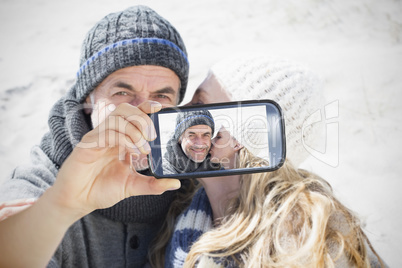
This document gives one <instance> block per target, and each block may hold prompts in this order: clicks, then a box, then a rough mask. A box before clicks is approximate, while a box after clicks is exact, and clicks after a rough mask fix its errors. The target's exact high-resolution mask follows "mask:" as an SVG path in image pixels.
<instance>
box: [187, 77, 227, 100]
mask: <svg viewBox="0 0 402 268" xmlns="http://www.w3.org/2000/svg"><path fill="white" fill-rule="evenodd" d="M228 101H231V98H230V95H229V93H228V92H227V91H226V90H225V89H224V88H223V86H222V85H221V84H220V83H219V82H218V80H217V79H216V77H215V75H213V74H212V73H210V74H209V75H208V76H207V78H205V80H204V81H203V82H202V83H201V85H200V86H199V87H198V88H197V90H196V91H195V93H194V95H193V98H192V99H191V101H190V102H189V103H187V105H196V104H209V103H218V102H228Z"/></svg>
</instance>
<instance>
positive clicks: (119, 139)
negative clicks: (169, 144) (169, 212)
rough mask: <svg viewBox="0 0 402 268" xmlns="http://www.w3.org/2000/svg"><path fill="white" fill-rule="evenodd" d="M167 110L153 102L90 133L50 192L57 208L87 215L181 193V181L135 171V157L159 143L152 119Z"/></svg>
mask: <svg viewBox="0 0 402 268" xmlns="http://www.w3.org/2000/svg"><path fill="white" fill-rule="evenodd" d="M161 107H162V106H161V105H160V104H159V103H157V102H152V101H147V102H144V103H142V104H141V105H139V106H138V107H134V106H132V105H130V104H121V105H119V106H118V107H117V108H116V109H115V110H114V111H113V112H112V113H111V114H110V115H109V116H108V117H107V118H106V120H105V121H104V122H102V123H101V124H100V125H99V126H97V127H96V128H95V129H93V130H92V131H90V132H88V133H87V134H86V135H85V136H84V137H83V138H82V140H81V142H80V143H79V144H78V145H77V146H76V147H75V148H74V150H73V152H72V153H71V155H70V156H69V157H68V158H67V159H66V161H65V162H64V164H63V166H62V167H61V169H60V171H59V174H58V176H57V179H56V182H55V184H54V186H53V187H52V189H50V190H51V191H52V192H53V195H52V196H53V197H54V199H55V202H56V203H57V204H59V205H60V206H61V207H63V208H67V209H73V210H74V211H76V212H80V214H82V215H85V214H88V213H90V212H91V211H93V210H95V209H99V208H107V207H110V206H112V205H114V204H116V203H117V202H119V201H121V200H123V199H125V198H127V197H130V196H135V195H153V194H162V193H163V192H165V191H167V190H173V189H177V188H179V187H180V181H179V180H176V179H156V178H154V177H150V176H144V175H141V174H139V173H137V172H136V171H135V170H134V169H133V168H132V163H131V161H132V160H131V159H132V155H133V154H135V155H136V156H138V155H140V154H141V155H146V154H148V153H149V152H150V147H149V144H148V141H151V140H153V139H155V138H156V133H155V128H154V125H153V123H152V121H151V119H150V118H149V116H148V115H147V113H152V112H157V111H159V110H160V109H161ZM136 158H138V157H136Z"/></svg>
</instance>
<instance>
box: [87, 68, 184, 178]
mask: <svg viewBox="0 0 402 268" xmlns="http://www.w3.org/2000/svg"><path fill="white" fill-rule="evenodd" d="M179 89H180V79H179V77H178V76H177V75H176V73H174V72H173V71H172V70H170V69H168V68H164V67H160V66H153V65H142V66H133V67H127V68H123V69H120V70H118V71H116V72H114V73H112V74H110V75H109V76H108V77H106V79H105V80H103V81H102V83H100V84H99V85H98V86H97V87H96V88H95V90H94V91H93V92H92V93H91V95H90V96H88V98H87V99H86V102H87V103H88V104H92V110H91V111H90V112H91V121H92V125H93V127H94V128H95V127H97V126H98V125H99V124H100V123H102V122H103V121H104V120H105V119H106V118H107V117H108V116H109V115H110V113H111V112H112V111H113V109H110V106H115V107H117V106H118V105H119V104H122V103H129V104H131V105H134V106H138V105H139V104H141V103H142V102H144V101H147V100H153V101H157V102H159V103H161V104H162V106H163V107H169V106H175V105H177V103H178V100H179ZM132 163H133V166H134V168H135V169H136V170H144V169H146V168H148V161H147V157H146V155H142V154H141V155H139V156H136V158H135V159H134V158H133V161H132Z"/></svg>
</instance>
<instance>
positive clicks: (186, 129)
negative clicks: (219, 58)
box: [148, 100, 286, 179]
mask: <svg viewBox="0 0 402 268" xmlns="http://www.w3.org/2000/svg"><path fill="white" fill-rule="evenodd" d="M150 118H151V120H152V121H153V123H154V125H155V129H156V133H157V138H156V139H155V140H154V141H152V142H150V146H151V153H150V154H149V155H148V162H149V167H150V170H151V172H152V174H153V176H155V177H156V178H180V179H182V178H202V177H214V176H227V175H233V174H246V173H257V172H270V171H273V170H276V169H278V168H280V167H281V166H282V165H283V163H284V161H285V157H286V144H285V143H286V137H285V124H284V119H283V115H282V110H281V108H280V106H279V105H278V104H277V103H276V102H274V101H272V100H253V101H240V102H225V103H214V104H206V105H195V106H181V107H171V108H164V109H162V110H161V111H159V112H157V113H154V114H151V115H150Z"/></svg>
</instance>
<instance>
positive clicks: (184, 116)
mask: <svg viewBox="0 0 402 268" xmlns="http://www.w3.org/2000/svg"><path fill="white" fill-rule="evenodd" d="M196 125H207V126H209V127H211V129H212V132H211V134H213V133H214V130H215V122H214V119H213V117H212V114H211V113H210V112H209V111H207V110H201V111H188V112H180V113H178V114H177V117H176V128H175V132H174V135H173V139H175V140H179V138H180V136H181V135H182V134H183V132H184V131H185V130H186V129H188V128H189V127H192V126H196Z"/></svg>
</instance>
